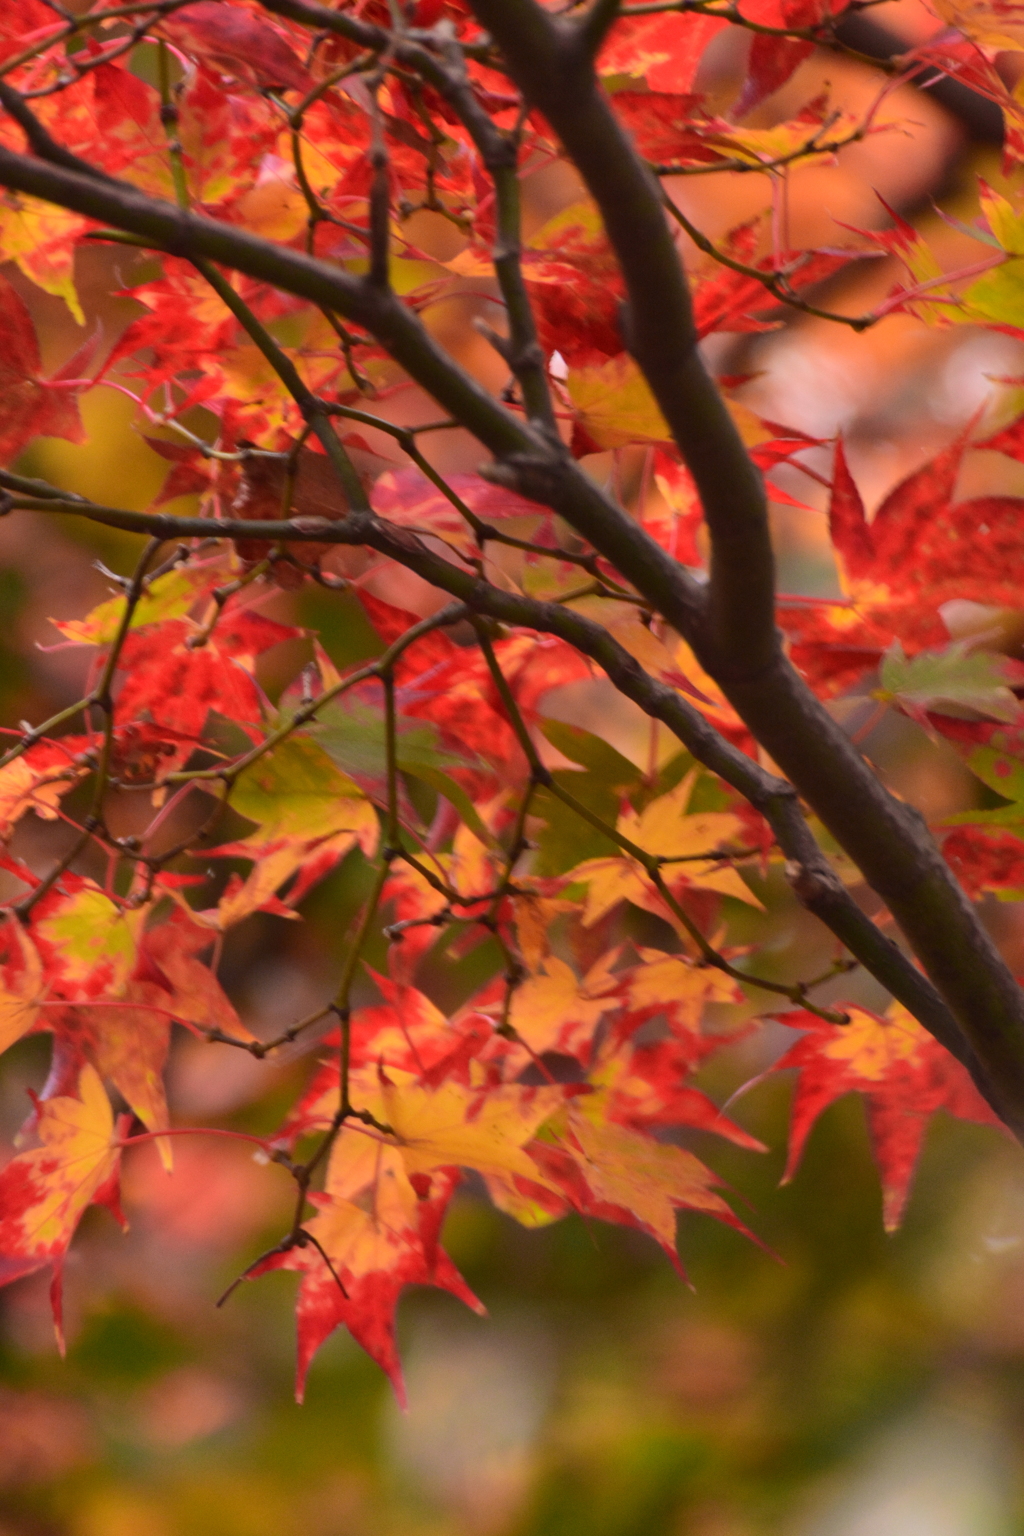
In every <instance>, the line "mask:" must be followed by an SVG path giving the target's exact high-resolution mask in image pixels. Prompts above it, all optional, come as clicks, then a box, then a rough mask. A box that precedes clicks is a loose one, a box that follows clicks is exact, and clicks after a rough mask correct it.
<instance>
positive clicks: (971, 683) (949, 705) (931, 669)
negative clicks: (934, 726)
mask: <svg viewBox="0 0 1024 1536" xmlns="http://www.w3.org/2000/svg"><path fill="white" fill-rule="evenodd" d="M1011 676H1012V670H1011V664H1010V663H1009V662H1008V661H1007V659H1006V657H1005V656H996V655H993V654H992V652H991V651H979V650H974V651H972V650H971V649H970V642H969V641H967V640H956V641H954V642H953V644H952V645H950V646H948V647H947V648H946V650H944V651H922V652H921V653H920V655H918V656H910V657H908V656H907V655H906V653H905V652H904V649H903V646H902V645H901V644H900V642H899V641H898V640H894V641H893V643H892V645H891V646H890V647H889V649H888V651H887V652H886V653H885V656H884V657H883V658H882V666H881V670H880V674H879V682H880V686H879V687H878V688H876V689H875V690H874V691H873V693H872V697H873V698H876V699H878V700H880V701H881V702H882V703H885V704H898V705H899V706H900V708H901V709H903V710H904V711H905V712H906V713H907V714H908V715H910V716H911V718H912V719H914V720H917V721H919V722H920V723H921V724H924V723H925V716H926V713H927V711H928V710H935V711H936V712H937V713H939V714H943V715H958V714H960V713H961V712H962V711H964V710H969V711H972V712H973V713H975V714H979V715H986V716H988V718H989V719H991V720H1003V721H1006V722H1010V721H1012V720H1015V719H1016V718H1017V715H1018V714H1019V713H1020V703H1019V701H1018V700H1017V698H1016V697H1015V695H1014V694H1013V692H1012V691H1011V689H1010V688H1009V686H1008V683H1009V680H1010V678H1011Z"/></svg>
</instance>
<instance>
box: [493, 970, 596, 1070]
mask: <svg viewBox="0 0 1024 1536" xmlns="http://www.w3.org/2000/svg"><path fill="white" fill-rule="evenodd" d="M607 958H608V957H607V956H605V957H604V958H603V959H602V960H601V961H599V962H598V964H597V965H596V966H595V967H594V968H593V970H592V971H590V972H589V974H588V975H587V976H586V977H585V979H584V980H583V981H580V980H579V979H578V977H577V975H576V972H575V971H574V970H573V969H572V967H571V966H569V965H567V964H566V963H565V961H564V960H559V959H558V958H557V956H555V955H550V956H549V957H548V958H547V959H546V960H544V961H543V962H542V964H541V968H540V970H539V971H538V972H537V973H536V974H535V975H533V976H528V977H527V978H526V980H525V981H524V982H522V983H521V984H520V986H518V987H517V988H516V990H515V992H514V993H513V994H512V1010H511V1024H512V1027H513V1028H514V1030H515V1032H516V1034H517V1035H518V1036H519V1038H520V1040H522V1041H523V1043H524V1044H525V1045H527V1046H529V1048H530V1050H531V1051H536V1052H537V1053H538V1055H539V1054H540V1053H541V1052H543V1051H553V1050H568V1051H571V1050H572V1048H573V1046H574V1045H575V1044H576V1043H577V1037H578V1036H581V1035H582V1036H583V1037H585V1038H586V1037H589V1036H590V1035H591V1034H592V1033H593V1031H594V1028H595V1026H596V1025H597V1022H598V1020H599V1019H600V1017H601V1015H602V1014H604V1013H607V1011H608V1009H609V1008H613V1007H614V1006H615V999H614V998H613V997H608V996H606V995H603V994H607V993H608V992H610V991H611V990H612V989H613V988H614V987H615V986H616V984H617V983H616V978H615V977H614V976H612V975H611V974H610V972H609V970H608V968H607V965H606V964H605V961H606V960H607Z"/></svg>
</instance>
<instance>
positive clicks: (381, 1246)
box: [306, 1134, 417, 1276]
mask: <svg viewBox="0 0 1024 1536" xmlns="http://www.w3.org/2000/svg"><path fill="white" fill-rule="evenodd" d="M348 1140H349V1141H350V1142H355V1141H361V1142H362V1143H363V1148H364V1149H365V1150H364V1151H363V1154H362V1156H363V1161H364V1163H365V1169H363V1168H361V1170H360V1173H359V1175H357V1176H356V1181H355V1187H353V1179H352V1177H351V1170H350V1169H349V1168H348V1167H347V1166H346V1167H345V1169H344V1172H343V1171H342V1165H341V1162H340V1160H336V1159H335V1158H334V1157H332V1159H331V1170H330V1173H329V1176H328V1180H327V1188H326V1191H325V1196H326V1199H324V1197H321V1200H322V1201H323V1203H322V1204H321V1201H318V1202H317V1203H318V1204H321V1209H320V1213H319V1214H318V1215H317V1216H315V1217H314V1218H313V1220H312V1221H310V1222H307V1223H306V1228H307V1231H309V1232H311V1233H312V1235H313V1236H314V1237H315V1238H316V1240H317V1242H319V1244H320V1246H321V1247H322V1248H323V1250H324V1252H325V1253H326V1254H327V1255H328V1256H329V1258H330V1260H331V1263H332V1264H333V1265H334V1267H335V1269H336V1270H339V1271H341V1270H345V1271H346V1272H347V1273H348V1274H350V1275H354V1276H358V1275H368V1274H373V1273H374V1272H375V1271H378V1270H386V1269H390V1268H391V1267H392V1265H393V1264H394V1262H395V1260H396V1258H397V1257H398V1256H399V1255H400V1254H401V1252H402V1250H403V1247H404V1245H405V1243H406V1242H407V1240H408V1233H409V1232H410V1231H411V1230H413V1229H415V1226H416V1208H417V1199H416V1191H415V1190H414V1189H413V1187H412V1185H411V1184H410V1182H409V1178H408V1174H407V1173H406V1171H405V1168H404V1166H403V1163H402V1158H401V1155H400V1153H399V1151H398V1150H397V1148H395V1147H389V1146H387V1145H385V1144H384V1143H382V1142H380V1141H373V1140H371V1139H370V1138H368V1137H365V1136H363V1137H358V1136H356V1135H354V1134H353V1135H352V1136H350V1137H349V1138H348ZM363 1171H365V1173H366V1174H367V1175H368V1176H367V1177H366V1178H363V1177H362V1173H363ZM365 1189H369V1190H370V1197H369V1199H368V1200H367V1201H366V1202H364V1204H362V1205H357V1204H356V1203H355V1200H354V1199H353V1198H352V1196H354V1195H357V1194H359V1193H361V1192H362V1191H363V1190H365Z"/></svg>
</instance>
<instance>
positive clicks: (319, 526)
mask: <svg viewBox="0 0 1024 1536" xmlns="http://www.w3.org/2000/svg"><path fill="white" fill-rule="evenodd" d="M12 478H20V477H12V476H9V475H8V474H7V472H5V471H0V485H2V484H3V483H4V480H5V479H12ZM22 483H24V482H22ZM36 483H38V482H36ZM14 504H15V505H22V506H26V507H29V508H35V509H37V510H52V511H63V512H69V513H74V514H76V515H79V516H86V517H95V520H97V521H100V522H103V523H107V524H112V525H113V526H115V527H123V528H126V529H128V530H130V531H133V532H152V533H162V534H163V536H165V537H167V538H173V537H181V536H188V535H190V534H192V535H196V536H201V537H204V536H206V535H208V534H209V533H210V532H211V531H212V530H213V529H214V528H215V529H216V531H217V533H218V534H219V535H220V536H221V537H224V538H238V539H251V538H252V536H253V530H254V525H253V523H251V522H235V523H231V522H218V523H216V524H211V523H210V521H209V520H208V519H204V518H187V519H186V518H176V517H173V516H171V515H170V514H167V513H144V512H125V513H123V514H117V513H114V512H113V511H108V509H97V512H98V515H97V514H96V513H94V511H93V509H91V508H90V506H89V504H88V503H84V499H82V498H76V499H74V500H72V499H68V500H67V501H66V502H63V503H59V502H58V503H55V504H52V505H51V506H49V507H44V506H43V505H42V503H40V502H31V501H28V500H25V501H22V502H18V501H15V503H14ZM259 527H260V532H261V533H262V534H264V536H270V537H278V538H282V539H289V540H291V539H316V540H318V541H320V542H329V543H342V544H368V545H370V546H371V547H373V548H376V549H377V550H378V551H379V552H380V553H381V554H386V555H389V556H390V557H391V558H392V559H394V560H396V561H398V562H399V563H400V564H403V565H407V566H408V567H409V568H410V569H411V570H414V571H416V572H417V574H418V575H421V576H423V577H424V578H425V579H426V580H427V581H429V582H431V583H432V584H433V585H434V586H437V587H440V588H441V589H442V590H443V591H448V592H449V593H451V594H452V595H453V596H455V597H457V598H459V599H460V601H461V602H462V603H463V604H464V605H465V609H468V610H470V611H472V612H476V613H480V614H483V615H486V616H487V617H489V618H492V619H496V620H498V621H499V622H500V623H505V624H508V625H515V626H523V627H525V628H529V629H533V630H537V631H539V632H542V633H548V634H554V635H558V636H559V637H560V638H561V639H563V640H565V641H567V642H568V644H570V645H572V646H574V647H575V648H576V649H577V650H578V651H579V652H580V653H581V654H583V655H586V656H589V657H590V658H591V659H592V660H594V661H596V662H597V664H598V665H599V666H600V667H601V668H602V670H603V671H604V672H605V673H606V674H607V676H608V677H609V678H610V680H611V681H612V683H613V684H614V685H615V687H616V688H617V689H618V690H619V691H620V692H621V693H623V694H624V695H625V696H626V697H627V698H630V699H632V700H633V702H634V703H636V704H638V705H639V707H640V708H641V709H642V710H643V711H644V712H645V713H646V714H647V715H649V716H650V717H651V718H652V719H657V720H660V721H661V722H662V723H663V724H664V725H665V726H666V727H667V728H668V729H669V730H670V731H672V732H673V734H674V735H675V736H676V737H677V738H678V740H679V741H680V742H681V743H682V744H683V746H685V747H686V748H687V749H688V750H689V751H690V752H692V753H693V756H694V757H695V758H696V759H697V760H698V761H699V762H701V763H703V764H704V766H705V767H707V768H710V769H711V770H712V771H713V772H715V773H717V774H718V775H719V776H720V777H721V778H723V779H724V780H725V781H726V783H728V784H731V785H732V787H733V788H734V789H736V790H738V791H739V793H740V794H741V795H743V796H744V798H745V799H747V800H748V801H749V802H750V803H751V805H753V806H754V807H755V809H757V810H759V811H760V812H761V814H762V815H763V816H764V817H765V819H766V820H767V821H768V823H769V825H770V826H771V827H772V830H773V831H774V833H775V836H776V838H777V840H778V842H779V846H780V848H781V849H782V851H783V853H784V854H785V856H786V859H787V861H788V863H787V878H788V879H789V882H790V884H791V886H792V888H793V891H794V893H795V895H796V896H797V898H798V899H799V900H800V901H801V903H802V904H803V905H804V906H805V907H806V908H807V909H808V911H810V912H812V913H813V914H814V916H816V917H817V918H819V920H820V921H821V922H823V923H824V924H825V926H826V927H828V928H829V929H831V931H832V932H833V933H834V934H835V935H836V937H837V938H838V939H840V940H841V942H842V943H843V944H844V945H845V946H846V948H847V949H849V951H850V953H851V954H853V955H854V956H856V958H857V959H858V960H859V961H860V963H861V964H862V965H863V966H864V968H865V969H866V970H868V971H869V972H870V973H871V974H872V975H873V976H875V977H877V979H878V980H879V981H880V982H881V983H882V984H883V985H884V986H885V987H887V988H888V990H889V991H890V992H891V993H892V994H893V996H894V997H896V998H898V1000H899V1001H900V1002H902V1003H903V1004H904V1005H905V1006H906V1007H907V1008H908V1009H909V1010H910V1011H911V1012H912V1013H913V1014H914V1016H915V1017H916V1018H918V1019H920V1021H921V1023H923V1024H924V1025H925V1026H926V1027H927V1028H928V1029H930V1030H931V1032H932V1033H933V1034H934V1035H935V1037H936V1038H937V1039H938V1040H940V1041H941V1042H942V1044H943V1045H945V1046H946V1048H947V1050H949V1051H951V1052H952V1054H953V1055H954V1056H956V1057H957V1058H958V1059H959V1060H960V1061H962V1062H964V1064H965V1065H967V1066H968V1067H969V1068H970V1069H971V1070H972V1072H973V1073H974V1074H975V1076H976V1078H977V1080H978V1083H979V1087H980V1088H981V1091H982V1092H984V1093H985V1094H986V1096H989V1090H988V1088H987V1086H986V1085H985V1083H984V1082H983V1080H982V1074H981V1069H980V1067H979V1066H978V1064H977V1062H976V1060H975V1058H974V1054H973V1051H972V1049H971V1047H970V1046H969V1045H968V1044H967V1042H966V1040H965V1039H964V1036H963V1034H962V1033H961V1031H960V1029H959V1028H958V1026H957V1023H956V1020H955V1019H954V1017H953V1015H952V1014H951V1012H950V1010H949V1009H948V1008H947V1006H946V1004H945V1003H944V1002H943V1000H942V998H941V997H940V995H939V993H938V992H937V991H936V989H935V988H934V987H933V986H932V985H931V983H930V982H929V980H928V978H927V977H926V976H925V975H923V974H922V972H921V971H919V970H918V969H917V968H916V967H915V966H914V965H913V963H912V962H911V961H910V960H909V959H908V957H907V956H906V955H905V954H904V953H903V951H902V950H901V949H900V948H899V947H898V946H897V945H896V944H894V943H893V942H892V940H891V939H889V938H888V937H887V936H886V935H885V934H883V933H882V932H881V930H880V929H879V928H878V927H877V926H876V925H875V923H873V922H872V921H871V919H870V918H869V917H868V916H867V915H866V913H864V912H863V911H862V910H861V909H860V907H859V906H858V905H857V903H856V902H855V901H854V900H853V898H852V897H851V895H850V894H849V892H848V891H847V890H846V889H845V887H844V886H843V883H842V881H841V880H840V879H839V877H838V876H837V875H836V873H835V871H834V870H833V869H832V867H831V865H830V864H829V862H828V860H827V859H826V858H825V856H824V854H823V853H822V852H821V849H820V848H819V847H818V844H817V842H816V840H815V838H814V836H813V833H812V832H811V830H810V828H809V827H808V825H807V823H806V821H805V819H804V815H803V812H802V810H801V808H800V805H799V801H798V799H797V795H796V792H795V790H794V789H793V787H792V786H791V785H790V784H788V783H786V781H785V780H784V779H780V778H777V777H776V776H775V775H773V774H770V773H768V772H767V771H766V770H765V769H763V768H761V767H759V765H758V764H757V763H755V762H754V761H753V760H752V759H751V758H749V757H747V755H746V754H745V753H743V752H741V751H740V750H739V749H738V748H737V747H734V746H732V745H731V743H729V742H728V741H726V740H725V738H724V737H723V736H721V735H720V734H719V733H718V732H717V731H716V730H715V729H714V727H713V726H712V725H710V724H709V722H708V721H707V720H706V719H705V718H704V716H703V715H702V714H701V713H700V712H699V711H698V710H697V709H695V708H694V707H693V706H692V705H691V704H689V703H687V702H686V701H685V700H684V699H683V698H681V696H680V695H679V694H678V693H677V692H676V690H675V689H673V688H671V687H669V686H668V685H667V684H665V683H661V682H658V681H657V680H656V679H654V678H652V677H650V676H649V674H647V673H646V672H644V670H643V669H642V668H641V666H640V665H639V663H638V662H637V661H636V660H635V659H634V658H633V657H632V656H631V655H630V654H629V652H628V651H626V650H625V648H624V647H623V646H621V645H619V643H618V642H617V641H616V640H615V639H614V638H613V637H612V636H611V634H609V632H608V631H607V630H606V629H604V628H603V627H602V626H601V625H599V624H597V623H595V622H594V621H593V620H591V619H587V618H585V617H584V616H583V615H582V614H579V613H576V612H575V611H574V610H572V609H569V608H566V607H564V606H562V605H560V604H557V603H551V602H547V603H545V602H541V601H538V600H536V599H532V598H527V597H522V596H519V595H518V594H515V593H511V592H505V591H502V590H500V589H499V588H497V587H493V586H490V585H489V584H488V583H486V582H485V581H483V580H482V579H481V578H480V577H479V576H477V575H476V574H474V573H472V572H470V571H465V570H460V569H459V568H458V567H456V566H454V565H452V564H451V563H450V562H449V561H447V560H445V559H443V558H442V557H441V556H440V555H437V554H435V553H434V552H433V551H432V550H429V549H427V547H426V546H425V545H423V544H422V543H421V541H420V540H418V539H417V538H416V537H415V536H414V535H411V534H409V533H408V531H407V530H405V529H399V528H395V527H393V526H392V525H390V524H387V523H386V522H385V521H384V520H383V519H380V518H376V517H366V516H365V515H363V516H360V517H358V518H355V517H352V516H350V517H348V518H346V519H344V520H341V521H338V522H328V521H327V520H326V519H321V518H296V519H292V520H291V521H290V522H286V523H261V524H260V525H259ZM462 611H463V610H462V609H460V610H459V615H460V616H461V613H462ZM454 612H455V610H454V609H450V610H448V614H449V617H448V620H447V621H448V622H454V618H453V617H452V614H454ZM444 616H445V610H442V611H441V612H440V613H438V614H435V615H433V616H432V618H431V619H428V620H424V621H423V625H424V626H430V625H432V624H434V623H441V622H444ZM412 637H413V632H412V631H411V630H410V631H407V632H406V634H405V635H403V636H402V637H400V639H399V640H398V641H396V642H395V645H396V646H397V645H402V644H409V643H410V641H411V638H412ZM392 649H393V648H392ZM384 660H385V658H383V657H382V658H381V662H383V661H384ZM379 664H380V663H374V664H371V665H370V666H368V667H366V668H362V669H360V670H359V671H357V672H356V673H352V674H350V675H349V676H348V677H347V678H345V679H343V680H342V681H341V683H339V684H337V685H335V688H334V689H333V690H330V691H329V695H321V697H320V698H319V699H317V700H315V701H313V704H312V705H310V706H304V708H303V710H300V711H299V712H298V715H297V716H296V717H295V719H294V720H293V721H292V722H289V724H288V725H287V726H286V727H282V732H283V734H285V735H286V734H288V733H289V731H290V730H292V729H294V728H295V726H296V725H298V724H302V723H305V720H306V719H310V718H312V717H313V715H314V714H315V711H316V709H317V708H319V707H320V706H321V705H322V704H323V703H325V702H326V701H327V697H328V696H329V697H334V696H335V695H336V694H337V693H339V692H341V691H342V690H343V689H344V688H348V687H351V686H353V685H354V684H356V683H357V682H360V681H364V680H365V679H366V678H368V677H371V676H375V675H377V672H376V668H377V666H378V665H379ZM78 707H79V706H75V708H78ZM300 717H301V718H300ZM41 729H42V728H40V731H41ZM277 739H278V738H277V736H272V737H271V738H268V740H267V741H266V742H265V743H260V744H259V745H258V746H257V747H255V748H253V750H252V752H251V753H249V754H247V755H246V758H245V759H244V760H242V762H240V763H237V764H235V765H233V769H232V770H230V771H234V772H235V773H237V772H239V771H241V768H242V766H244V765H246V764H247V763H248V762H249V761H251V760H254V758H255V757H256V756H259V755H262V753H263V752H266V751H268V750H272V747H273V746H274V745H276V744H277ZM844 740H845V738H844ZM858 761H859V759H858ZM228 771H229V770H225V769H203V770H199V771H198V772H196V773H186V774H183V775H181V776H178V777H180V779H181V780H182V781H184V780H190V781H195V780H198V779H200V778H203V777H204V776H205V777H207V778H222V777H224V775H225V773H226V772H228ZM170 777H171V781H172V782H177V781H178V777H176V776H174V775H172V776H170ZM402 857H403V858H404V859H405V860H406V862H408V863H410V864H411V865H412V866H413V868H415V869H417V870H418V871H419V872H420V873H421V874H422V875H423V876H424V878H425V879H426V880H427V881H428V883H429V884H431V885H432V886H434V887H435V888H436V889H437V890H438V891H439V892H441V893H442V894H443V895H444V896H445V897H446V898H447V899H448V900H450V901H461V898H460V897H459V895H458V893H457V892H455V891H453V890H452V889H451V888H450V887H448V886H447V885H445V884H444V883H443V882H441V881H440V880H439V879H438V878H437V876H435V875H434V874H433V872H432V871H430V870H428V869H427V868H426V866H425V865H423V864H422V862H421V861H419V860H417V859H416V858H415V856H414V855H412V854H409V853H408V852H405V851H403V853H402ZM476 899H480V898H474V900H476ZM997 1108H998V1106H997ZM999 1112H1000V1113H1003V1111H1002V1110H1001V1109H1000V1110H999Z"/></svg>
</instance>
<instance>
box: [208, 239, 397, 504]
mask: <svg viewBox="0 0 1024 1536" xmlns="http://www.w3.org/2000/svg"><path fill="white" fill-rule="evenodd" d="M192 265H193V266H194V267H195V268H196V271H197V272H200V273H201V274H202V276H203V277H204V278H205V279H206V281H207V282H208V283H209V285H210V287H211V288H212V289H213V290H214V292H215V293H216V294H217V296H218V298H220V299H221V300H222V301H223V302H224V303H225V304H226V305H227V307H228V309H230V311H231V313H232V314H233V315H234V317H235V319H236V320H237V321H238V323H239V325H241V327H242V328H243V330H245V331H246V332H247V334H248V335H249V336H250V337H251V338H252V340H253V341H254V342H255V343H256V346H257V347H258V348H259V350H260V351H261V352H262V354H263V356H264V357H265V358H266V360H267V362H268V363H269V364H270V366H271V368H273V370H274V372H275V373H276V374H277V376H278V378H279V379H280V380H281V383H282V384H283V385H284V387H285V388H286V389H287V391H288V393H289V394H290V395H291V397H292V399H293V400H294V401H295V404H296V405H297V406H298V407H299V410H300V411H301V412H302V414H303V417H304V419H305V421H306V423H307V425H308V426H309V427H310V429H311V430H312V431H313V432H315V433H316V436H317V437H318V439H319V440H320V443H321V444H322V446H323V449H324V452H325V453H326V454H327V457H328V458H329V459H330V461H331V464H332V466H333V468H334V472H335V474H336V475H337V476H338V479H339V481H340V482H341V487H342V490H343V491H344V494H345V496H346V498H347V501H348V505H349V506H350V507H352V508H354V509H358V510H363V509H365V508H368V507H369V505H370V503H369V500H368V498H367V495H366V491H365V489H364V486H363V482H362V481H361V480H360V478H359V474H358V472H357V470H356V467H355V465H354V464H353V463H352V460H351V459H350V458H349V456H348V454H347V453H346V452H345V448H344V445H343V443H342V442H341V441H340V439H339V437H338V434H337V432H335V430H334V428H333V427H332V426H331V423H330V417H329V413H328V411H327V410H326V408H325V407H324V405H323V402H322V401H320V400H319V399H318V398H317V396H316V395H315V394H314V393H313V391H312V390H311V389H310V388H309V386H308V385H307V384H306V382H305V381H304V379H303V378H302V375H301V374H300V373H299V370H298V369H297V368H296V366H295V364H294V363H293V362H292V360H291V358H290V357H288V355H287V354H286V353H285V352H284V351H283V350H282V349H281V348H280V347H279V346H278V344H277V342H276V341H275V340H274V338H273V337H272V336H271V334H270V332H269V331H268V330H267V328H266V326H264V325H262V324H261V322H260V321H259V320H257V318H256V316H255V315H254V314H253V312H252V310H251V309H250V308H249V306H248V304H246V302H245V300H244V299H243V298H242V297H241V295H240V294H239V293H237V292H236V290H235V289H234V288H233V287H232V286H231V284H230V283H229V282H228V281H227V279H226V278H225V277H223V276H222V275H221V273H220V272H218V271H217V268H216V267H215V266H213V264H212V263H211V262H209V261H204V260H203V259H202V257H195V258H193V261H192ZM384 286H385V287H386V286H387V285H386V284H385V285H384Z"/></svg>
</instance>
